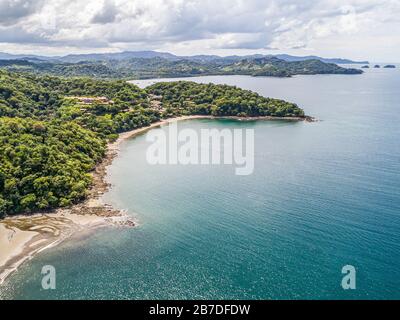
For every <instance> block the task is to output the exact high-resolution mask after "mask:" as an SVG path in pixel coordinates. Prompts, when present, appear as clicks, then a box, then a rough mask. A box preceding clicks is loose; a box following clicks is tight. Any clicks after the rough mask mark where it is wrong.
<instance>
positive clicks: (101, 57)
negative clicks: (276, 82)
mask: <svg viewBox="0 0 400 320" xmlns="http://www.w3.org/2000/svg"><path fill="white" fill-rule="evenodd" d="M267 57H276V58H279V59H281V60H284V61H288V62H292V61H306V60H320V61H322V62H325V63H335V64H368V61H352V60H349V59H342V58H322V57H318V56H302V57H299V56H292V55H288V54H277V55H263V54H254V55H246V56H237V55H233V56H226V57H222V56H217V55H194V56H177V55H174V54H172V53H168V52H158V51H124V52H118V53H90V54H69V55H66V56H54V57H49V56H40V55H23V54H9V53H0V60H20V59H23V60H32V61H38V60H41V61H53V62H54V61H58V62H70V63H78V62H83V61H109V60H117V61H120V60H127V59H138V58H141V59H153V58H162V59H166V60H169V61H178V60H189V61H196V62H202V63H204V62H207V63H209V62H219V63H221V62H226V63H233V62H237V61H241V60H244V59H259V58H267Z"/></svg>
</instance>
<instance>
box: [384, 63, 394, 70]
mask: <svg viewBox="0 0 400 320" xmlns="http://www.w3.org/2000/svg"><path fill="white" fill-rule="evenodd" d="M384 68H389V69H394V68H396V66H395V65H394V64H387V65H386V66H384Z"/></svg>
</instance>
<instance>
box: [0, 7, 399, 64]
mask: <svg viewBox="0 0 400 320" xmlns="http://www.w3.org/2000/svg"><path fill="white" fill-rule="evenodd" d="M395 30H400V1H399V0H385V1H380V0H347V1H345V0H304V1H297V0H279V1H278V0H219V1H215V0H213V1H211V0H185V1H184V0H151V1H150V0H147V1H146V0H103V1H99V0H86V1H84V2H82V1H78V0H47V1H45V0H43V1H38V0H0V48H1V49H2V50H3V48H7V47H8V48H10V50H16V49H17V50H18V48H21V49H22V48H27V47H29V46H30V47H31V49H32V50H36V51H37V50H38V49H43V50H45V51H47V52H59V51H62V50H65V51H66V50H67V48H68V50H74V51H75V52H76V51H87V50H89V51H90V50H92V51H98V50H109V51H110V50H119V49H120V50H123V49H133V50H135V49H173V50H175V51H176V50H181V51H182V52H184V53H199V52H198V50H200V49H201V48H203V50H202V51H201V52H200V53H204V51H208V52H221V51H224V50H225V51H226V52H227V53H228V51H232V50H233V51H234V50H242V51H244V50H253V51H255V50H266V49H268V48H274V49H276V50H286V51H292V50H298V51H299V52H307V51H313V50H314V51H316V53H318V52H326V51H327V50H326V48H324V47H322V44H324V45H325V44H326V43H329V41H331V42H332V43H335V45H336V46H335V48H331V49H332V50H331V52H332V53H331V54H329V53H328V55H330V56H332V55H335V54H336V53H337V54H342V52H343V54H346V53H347V52H349V53H352V54H351V55H352V56H355V55H362V54H365V46H366V41H365V39H367V38H368V39H371V37H372V35H373V36H374V37H376V38H374V41H375V45H379V44H380V42H382V41H385V44H386V47H387V38H388V37H389V38H391V39H392V40H393V43H396V41H397V40H398V37H399V36H398V35H397V34H396V33H395V32H394V31H395ZM341 39H342V42H341V41H340V40H341ZM383 39H385V40H383ZM370 45H373V44H370ZM399 50H400V49H399ZM370 52H372V53H373V50H372V51H370ZM376 52H377V54H378V51H376ZM394 54H397V55H398V54H399V51H397V52H396V50H391V52H390V50H387V51H385V52H382V50H379V57H384V56H385V57H389V56H390V55H393V56H394Z"/></svg>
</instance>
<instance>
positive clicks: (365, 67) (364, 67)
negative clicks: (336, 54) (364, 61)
mask: <svg viewBox="0 0 400 320" xmlns="http://www.w3.org/2000/svg"><path fill="white" fill-rule="evenodd" d="M361 68H363V69H369V66H362V67H361Z"/></svg>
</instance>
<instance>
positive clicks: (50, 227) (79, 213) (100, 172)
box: [0, 115, 310, 285]
mask: <svg viewBox="0 0 400 320" xmlns="http://www.w3.org/2000/svg"><path fill="white" fill-rule="evenodd" d="M217 118H227V119H235V120H241V121H246V120H292V121H310V119H308V118H276V117H257V118H238V117H212V116H201V115H194V116H182V117H177V118H170V119H165V120H161V121H158V122H155V123H152V124H151V125H150V126H147V127H143V128H139V129H135V130H132V131H129V132H125V133H122V134H120V135H119V138H118V139H117V140H116V141H115V142H112V143H110V144H109V145H108V148H107V153H106V156H105V157H104V159H103V161H102V162H101V163H99V164H98V165H97V166H96V168H95V169H94V171H93V172H92V176H93V186H92V188H91V189H90V190H89V194H88V197H87V199H86V200H85V201H84V202H82V203H79V204H76V205H74V206H72V207H70V208H65V209H64V208H63V209H57V210H54V211H51V212H46V213H38V214H30V215H20V216H12V217H6V218H5V219H3V220H0V285H1V284H2V283H3V282H4V280H5V279H6V278H7V277H8V276H9V275H10V274H11V273H12V272H14V271H15V270H17V268H18V267H19V266H20V265H21V264H22V263H24V262H25V261H27V260H29V259H32V258H33V257H34V256H35V255H36V254H38V253H40V252H43V251H44V250H46V249H49V248H52V247H54V246H56V245H57V244H59V243H61V242H62V241H65V240H66V239H68V238H70V236H71V235H73V234H75V233H77V232H80V231H84V230H90V229H95V228H99V227H133V226H135V221H133V219H132V218H131V217H130V216H129V215H127V213H126V212H123V211H120V210H115V209H114V208H112V207H111V206H110V205H107V204H105V203H103V202H102V200H101V197H102V195H103V194H104V193H105V192H106V191H107V190H108V189H109V187H110V185H109V183H108V182H107V180H106V177H107V167H108V166H109V165H111V163H112V161H113V159H114V158H115V157H116V156H117V155H118V153H119V150H120V145H121V144H122V143H123V142H124V141H126V140H127V139H131V138H133V137H135V136H137V135H139V134H143V133H145V132H146V131H148V130H150V129H152V128H156V127H159V126H162V125H165V124H168V123H170V122H174V121H182V120H190V119H217Z"/></svg>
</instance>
